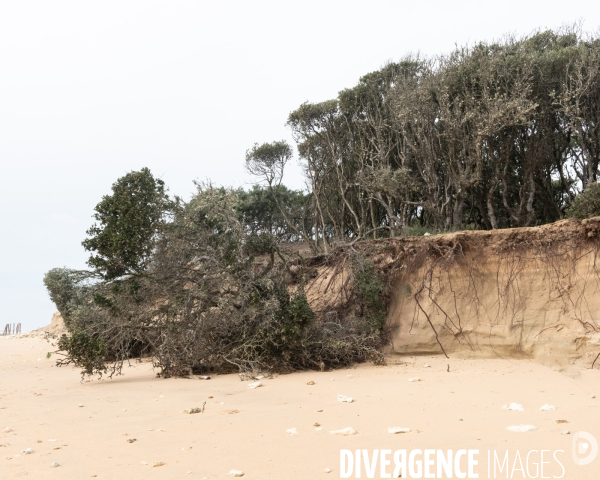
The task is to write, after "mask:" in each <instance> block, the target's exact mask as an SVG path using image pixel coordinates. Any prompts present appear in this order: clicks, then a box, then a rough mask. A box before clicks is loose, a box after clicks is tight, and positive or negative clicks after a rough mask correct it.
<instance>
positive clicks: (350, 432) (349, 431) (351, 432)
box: [329, 427, 357, 436]
mask: <svg viewBox="0 0 600 480" xmlns="http://www.w3.org/2000/svg"><path fill="white" fill-rule="evenodd" d="M329 433H331V434H332V435H344V436H346V435H356V433H357V432H356V430H354V429H353V428H352V427H346V428H340V429H339V430H331V431H330V432H329Z"/></svg>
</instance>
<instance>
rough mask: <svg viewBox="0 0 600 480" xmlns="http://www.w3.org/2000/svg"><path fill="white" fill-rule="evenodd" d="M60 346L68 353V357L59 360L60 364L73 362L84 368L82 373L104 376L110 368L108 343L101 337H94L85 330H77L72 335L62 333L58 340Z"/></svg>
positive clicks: (60, 348)
mask: <svg viewBox="0 0 600 480" xmlns="http://www.w3.org/2000/svg"><path fill="white" fill-rule="evenodd" d="M58 348H59V350H61V351H63V352H65V353H66V358H65V359H61V360H59V361H58V364H59V365H68V364H71V363H73V364H75V365H77V366H78V367H81V368H83V371H82V372H81V373H82V375H100V376H102V374H103V373H106V371H107V370H108V368H107V365H106V362H107V360H108V352H107V348H106V344H105V343H104V341H103V340H102V339H100V338H92V337H91V336H90V335H88V334H87V333H83V332H76V333H74V334H72V335H71V336H67V335H62V336H61V337H60V339H59V340H58Z"/></svg>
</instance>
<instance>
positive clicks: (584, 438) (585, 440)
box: [572, 432, 598, 465]
mask: <svg viewBox="0 0 600 480" xmlns="http://www.w3.org/2000/svg"><path fill="white" fill-rule="evenodd" d="M572 454H573V461H574V462H575V465H587V464H588V463H592V462H593V461H594V459H595V458H596V457H597V456H598V442H597V441H596V439H595V438H594V436H593V435H592V434H590V433H587V432H577V433H576V434H575V435H573V449H572ZM580 455H585V456H583V457H580Z"/></svg>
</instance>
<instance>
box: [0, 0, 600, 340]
mask: <svg viewBox="0 0 600 480" xmlns="http://www.w3.org/2000/svg"><path fill="white" fill-rule="evenodd" d="M599 19H600V2H598V1H597V0H596V1H577V0H571V1H569V2H564V1H561V2H558V1H549V0H545V1H530V0H528V1H523V0H519V1H495V2H484V1H481V0H479V1H448V0H444V1H410V2H408V1H373V0H370V1H361V2H359V1H349V0H344V1H319V2H312V1H306V0H303V1H295V2H292V1H282V0H280V1H277V2H256V1H243V2H242V1H239V2H215V1H211V2H208V1H206V2H205V1H199V0H195V1H192V0H187V1H178V0H165V1H160V2H159V1H151V0H140V1H125V0H119V1H109V0H103V1H101V2H92V1H82V0H76V1H62V0H52V1H49V0H41V1H28V0H4V1H2V2H1V3H0V179H1V185H0V206H1V208H2V216H1V222H2V223H1V225H2V226H1V237H0V330H3V328H4V324H5V323H8V322H15V323H17V322H21V323H22V325H23V330H29V329H33V328H38V327H41V326H43V325H46V324H48V323H49V320H50V317H51V315H52V313H53V312H54V310H55V308H54V305H52V304H51V302H50V301H49V299H48V296H47V293H46V291H45V289H44V287H43V284H42V278H43V275H44V273H45V272H46V271H48V270H49V269H51V268H53V267H61V266H68V267H72V268H83V267H84V266H85V260H86V258H87V255H86V253H85V252H84V251H83V248H82V247H81V241H82V240H83V238H84V237H85V231H86V229H87V228H88V227H89V226H90V225H91V223H92V219H91V215H92V213H93V208H94V206H95V205H96V203H98V201H99V200H100V198H101V196H102V195H104V194H107V193H109V191H110V186H111V184H112V182H113V181H115V180H116V179H117V178H118V177H120V176H122V175H123V174H125V173H126V172H128V171H131V170H137V169H140V168H142V167H144V166H147V167H149V168H150V169H151V170H152V172H153V173H154V174H155V175H158V176H160V177H161V178H163V180H165V182H166V183H167V185H168V186H169V188H170V191H171V192H172V193H174V194H178V195H181V196H184V197H189V195H190V193H191V192H192V191H193V184H192V180H194V179H198V178H200V179H205V178H210V179H212V180H213V181H214V182H215V183H218V184H223V185H231V186H240V185H242V186H243V185H246V186H247V185H249V182H250V181H251V179H250V178H248V176H247V174H246V173H245V172H244V168H243V159H244V153H245V151H246V149H247V148H249V147H250V146H251V145H252V144H253V143H254V142H265V141H273V140H279V139H282V138H284V139H288V140H290V141H291V139H290V135H289V132H288V130H287V129H286V127H285V121H286V118H287V115H288V113H289V112H290V111H292V110H294V109H296V108H297V107H298V106H299V105H300V104H301V103H302V102H304V101H307V100H308V101H321V100H327V99H330V98H333V97H335V96H336V93H337V92H338V91H339V90H341V89H343V88H346V87H351V86H352V85H354V84H355V83H356V81H357V80H358V78H359V77H360V76H361V75H363V74H365V73H368V72H370V71H373V70H375V69H377V68H379V67H381V66H382V65H383V64H384V63H385V62H387V61H389V60H398V59H399V58H401V57H402V56H403V55H405V54H406V53H409V52H417V51H420V52H422V53H424V54H427V55H430V54H436V53H441V52H447V51H449V50H451V49H452V48H453V46H454V45H455V44H456V43H458V44H464V43H466V42H475V41H479V40H493V39H494V38H498V37H500V36H502V35H503V34H505V33H516V34H526V33H530V32H531V31H533V30H534V29H537V28H544V27H559V26H561V25H562V24H564V23H572V22H575V21H578V20H581V21H583V22H584V28H585V29H587V30H596V29H597V27H598V26H599V24H600V20H599ZM286 183H287V184H288V185H289V186H292V187H296V188H301V187H302V185H303V180H302V178H301V177H300V176H299V170H298V169H297V168H296V169H294V170H293V171H292V172H290V174H289V175H288V178H287V182H286Z"/></svg>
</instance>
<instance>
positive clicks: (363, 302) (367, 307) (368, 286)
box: [352, 256, 387, 332]
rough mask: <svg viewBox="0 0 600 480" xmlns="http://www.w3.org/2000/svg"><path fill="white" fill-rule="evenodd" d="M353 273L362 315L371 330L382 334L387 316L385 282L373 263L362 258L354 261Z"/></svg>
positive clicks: (356, 258) (358, 257) (359, 257)
mask: <svg viewBox="0 0 600 480" xmlns="http://www.w3.org/2000/svg"><path fill="white" fill-rule="evenodd" d="M352 273H353V275H354V291H355V295H356V301H357V304H358V306H359V308H360V315H361V316H362V317H364V318H365V319H366V320H367V321H368V326H369V328H371V329H372V330H373V331H375V332H381V331H382V329H383V325H384V322H385V316H386V314H387V307H386V299H385V295H384V291H385V282H384V281H383V279H382V278H381V277H380V276H379V275H378V273H377V270H376V268H375V265H374V264H373V262H372V261H371V260H369V259H366V258H364V257H361V256H357V257H355V258H354V259H353V261H352Z"/></svg>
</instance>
